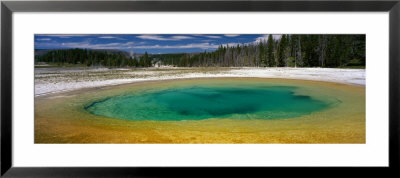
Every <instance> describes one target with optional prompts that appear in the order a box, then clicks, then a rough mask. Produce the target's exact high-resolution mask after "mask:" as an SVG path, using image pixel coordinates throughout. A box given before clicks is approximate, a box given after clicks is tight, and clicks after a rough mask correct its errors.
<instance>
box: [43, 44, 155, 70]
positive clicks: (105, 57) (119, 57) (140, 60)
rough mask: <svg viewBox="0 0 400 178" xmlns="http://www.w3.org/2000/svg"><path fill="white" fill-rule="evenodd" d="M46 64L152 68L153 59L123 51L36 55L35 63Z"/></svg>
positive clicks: (77, 49) (62, 50)
mask: <svg viewBox="0 0 400 178" xmlns="http://www.w3.org/2000/svg"><path fill="white" fill-rule="evenodd" d="M38 62H46V63H53V64H57V65H64V64H83V65H86V66H103V67H151V66H152V65H153V64H152V59H151V58H150V56H149V54H147V52H146V53H145V54H144V55H142V56H140V57H135V56H134V57H133V58H132V56H129V55H127V54H125V52H122V51H115V50H113V51H110V50H90V49H79V48H76V49H55V50H49V51H48V52H46V53H44V54H35V63H38Z"/></svg>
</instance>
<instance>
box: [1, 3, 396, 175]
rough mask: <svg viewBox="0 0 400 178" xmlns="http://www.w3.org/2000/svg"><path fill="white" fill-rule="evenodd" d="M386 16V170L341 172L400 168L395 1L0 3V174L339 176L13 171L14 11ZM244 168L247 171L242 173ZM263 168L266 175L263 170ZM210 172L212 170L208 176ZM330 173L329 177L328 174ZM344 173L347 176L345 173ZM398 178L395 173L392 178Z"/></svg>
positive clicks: (231, 170)
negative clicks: (276, 13)
mask: <svg viewBox="0 0 400 178" xmlns="http://www.w3.org/2000/svg"><path fill="white" fill-rule="evenodd" d="M127 11H136V12H143V11H160V12H172V11H179V12H185V11H192V12H193V11H202V12H208V11H210V12H215V11H224V12H236V11H241V12H255V11H258V12H263V11H271V12H316V11H318V12H388V13H389V24H390V25H389V74H388V75H389V108H388V110H389V133H388V134H389V167H367V168H365V167H351V168H343V167H342V168H341V169H345V170H346V171H350V172H353V173H355V172H357V173H358V172H364V173H368V172H369V171H384V172H393V173H396V172H397V171H396V170H397V169H398V168H399V160H400V157H399V138H400V137H399V135H400V125H399V118H400V112H399V109H400V108H399V101H400V86H399V80H400V77H399V76H400V35H399V33H400V24H399V22H400V1H399V0H394V1H393V0H391V1H376V0H372V1H332V0H328V1H323V0H322V1H321V0H318V1H305V0H302V1H288V0H283V1H2V2H1V73H0V74H1V175H2V176H4V177H132V176H139V177H144V176H167V175H172V176H178V175H184V174H187V177H192V176H194V175H195V176H199V175H205V176H208V175H209V174H213V175H216V174H217V173H223V174H224V175H228V174H234V175H237V173H244V174H245V175H252V174H254V175H257V174H259V175H263V174H265V173H266V171H270V172H268V173H267V174H268V175H272V173H273V172H279V173H280V174H281V175H282V174H286V173H291V172H293V171H287V170H286V169H289V170H294V171H296V172H297V173H303V174H309V171H314V170H311V169H319V170H322V171H327V172H326V173H324V174H330V175H335V174H336V175H339V174H341V173H340V171H336V170H332V169H339V167H335V168H326V167H318V168H306V167H300V168H301V169H300V168H299V167H290V168H285V169H283V168H282V167H258V168H249V167H247V168H242V167H241V168H238V167H235V168H232V167H224V168H222V167H219V168H215V167H208V168H205V167H202V168H193V167H186V168H176V167H151V168H149V167H146V168H144V167H134V168H132V167H74V168H71V167H63V168H55V167H40V168H33V167H14V166H13V165H12V102H13V101H12V90H13V88H12V67H11V66H12V59H13V58H12V43H13V42H12V31H13V29H12V18H13V12H127ZM244 169H246V170H244ZM266 169H268V170H266ZM210 171H216V172H213V173H211V172H210ZM328 172H329V173H328ZM347 174H348V173H347ZM396 174H398V172H397V173H396Z"/></svg>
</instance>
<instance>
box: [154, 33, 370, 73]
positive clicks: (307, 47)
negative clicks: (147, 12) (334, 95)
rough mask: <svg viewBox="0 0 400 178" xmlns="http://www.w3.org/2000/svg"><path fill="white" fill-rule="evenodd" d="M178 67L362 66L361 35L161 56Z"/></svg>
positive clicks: (298, 37) (302, 38)
mask: <svg viewBox="0 0 400 178" xmlns="http://www.w3.org/2000/svg"><path fill="white" fill-rule="evenodd" d="M161 59H162V60H161V61H162V63H163V64H164V65H173V66H179V67H210V66H215V67H245V66H247V67H346V66H365V35H285V34H284V35H282V36H281V37H280V39H274V38H273V36H272V35H269V36H268V38H267V40H261V41H260V42H258V43H251V44H241V45H240V44H238V45H236V46H229V45H224V46H223V45H220V46H219V48H218V49H217V50H215V51H213V52H202V53H197V54H183V55H180V57H175V58H173V57H171V56H170V55H165V56H163V57H161Z"/></svg>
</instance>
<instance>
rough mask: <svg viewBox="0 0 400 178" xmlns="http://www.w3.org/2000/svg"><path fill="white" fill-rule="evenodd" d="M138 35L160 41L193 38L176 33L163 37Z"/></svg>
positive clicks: (141, 37)
mask: <svg viewBox="0 0 400 178" xmlns="http://www.w3.org/2000/svg"><path fill="white" fill-rule="evenodd" d="M136 37H137V38H140V39H145V40H158V41H179V40H185V39H192V38H193V37H191V36H182V35H176V36H171V37H162V36H160V35H139V36H136Z"/></svg>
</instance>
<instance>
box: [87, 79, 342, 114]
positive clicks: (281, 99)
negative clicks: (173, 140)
mask: <svg viewBox="0 0 400 178" xmlns="http://www.w3.org/2000/svg"><path fill="white" fill-rule="evenodd" d="M299 89H302V88H301V87H299V86H279V85H276V86H274V85H262V84H258V83H252V84H248V85H246V86H241V85H239V83H230V84H229V85H222V86H220V85H216V84H214V85H191V86H178V87H171V88H166V89H161V90H147V91H136V92H131V93H125V94H122V95H117V96H111V97H107V98H103V99H101V100H97V101H94V102H92V103H89V104H88V105H86V106H85V110H87V111H88V112H90V113H91V114H94V115H98V116H105V117H109V118H116V119H123V120H135V121H138V120H155V121H181V120H204V119H223V118H230V119H264V120H277V119H285V118H296V117H300V116H303V115H307V114H310V113H312V112H316V111H321V110H324V109H326V108H328V107H330V106H332V105H333V104H336V103H337V102H338V101H334V102H332V100H329V101H328V100H321V99H316V98H313V97H312V96H309V95H302V94H296V91H298V90H299Z"/></svg>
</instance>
